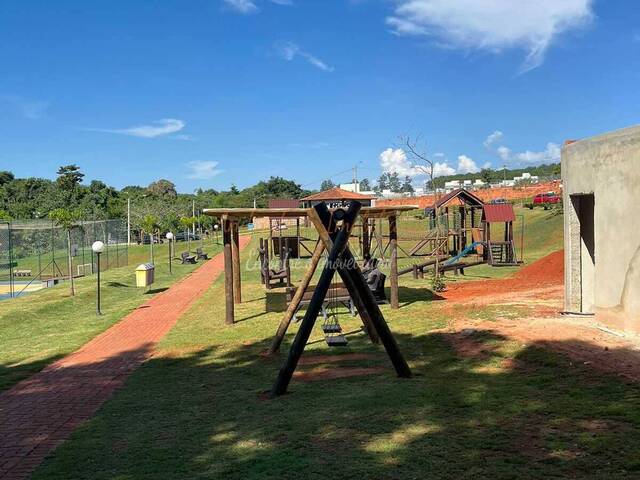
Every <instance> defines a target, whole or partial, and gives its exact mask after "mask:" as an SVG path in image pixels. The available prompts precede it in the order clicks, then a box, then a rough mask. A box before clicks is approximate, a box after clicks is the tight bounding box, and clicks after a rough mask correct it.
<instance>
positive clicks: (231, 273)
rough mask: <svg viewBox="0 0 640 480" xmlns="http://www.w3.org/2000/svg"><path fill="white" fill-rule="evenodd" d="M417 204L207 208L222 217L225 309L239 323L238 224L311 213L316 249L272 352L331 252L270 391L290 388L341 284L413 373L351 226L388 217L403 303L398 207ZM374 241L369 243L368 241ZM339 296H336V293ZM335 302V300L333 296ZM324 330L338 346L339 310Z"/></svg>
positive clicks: (379, 338) (374, 333)
mask: <svg viewBox="0 0 640 480" xmlns="http://www.w3.org/2000/svg"><path fill="white" fill-rule="evenodd" d="M415 208H416V207H414V206H394V207H362V205H361V204H360V203H359V202H357V201H355V200H354V201H352V202H350V204H349V205H348V207H347V208H346V209H344V208H337V209H335V210H331V211H329V209H328V208H327V206H326V204H325V203H319V204H317V205H315V206H314V207H312V208H309V209H301V208H286V209H285V208H283V209H250V208H227V209H219V208H218V209H205V210H204V213H205V214H206V215H211V216H215V217H219V218H220V219H221V220H222V227H223V228H222V229H223V242H224V250H223V252H224V258H225V262H224V263H225V269H224V274H225V310H226V317H225V318H226V323H228V324H233V323H234V304H236V303H241V301H242V296H241V292H240V289H241V278H240V256H239V248H238V247H239V242H238V225H239V220H240V218H246V217H248V218H252V217H260V216H262V217H277V216H279V217H281V218H296V217H298V218H299V217H301V216H306V217H308V218H309V220H310V221H311V223H312V224H313V226H314V227H315V229H316V230H317V233H318V237H319V238H318V240H317V243H316V246H315V248H314V250H313V252H312V256H311V259H310V262H309V266H308V269H307V271H306V272H305V274H304V276H303V278H302V280H301V282H300V285H299V286H298V288H297V289H296V290H295V292H294V294H293V297H292V299H291V301H290V302H289V305H288V307H287V310H286V311H285V314H284V316H283V318H282V320H281V322H280V324H279V326H278V329H277V332H276V335H275V336H274V339H273V342H272V344H271V347H270V349H269V353H275V352H277V351H278V350H279V348H280V345H281V344H282V341H283V339H284V336H285V334H286V332H287V329H288V328H289V325H290V324H291V321H292V319H293V318H294V316H295V313H296V312H297V311H298V310H299V307H300V303H301V301H302V300H303V298H304V296H305V294H308V293H310V291H311V289H310V288H309V287H310V283H311V279H312V278H313V276H314V273H315V272H316V270H317V268H318V265H319V263H320V259H321V258H322V256H323V254H324V252H325V251H326V252H327V255H328V258H327V261H326V263H325V266H324V268H323V270H322V274H321V276H320V280H319V282H318V284H317V285H316V286H315V287H314V288H313V290H312V295H311V300H310V301H309V303H308V306H307V309H306V312H305V315H304V318H303V319H302V322H301V325H300V329H299V330H298V332H297V334H296V337H295V339H294V342H293V344H292V347H291V350H290V352H289V355H288V357H287V360H286V362H285V364H284V365H283V367H282V368H281V370H280V373H279V374H278V378H277V380H276V382H275V384H274V385H273V388H272V389H271V396H273V397H275V396H279V395H282V394H283V393H285V392H286V390H287V386H288V384H289V382H290V381H291V377H292V375H293V372H294V371H295V369H296V366H297V364H298V360H299V359H300V356H301V355H302V352H303V351H304V347H305V346H306V344H307V341H308V339H309V336H310V334H311V331H312V329H313V326H314V324H315V322H316V319H317V317H318V314H319V313H320V311H321V310H322V308H323V305H325V303H326V302H327V301H329V303H332V302H331V300H332V299H334V300H336V299H337V295H338V293H337V291H336V289H337V288H345V289H346V290H347V291H348V295H349V297H350V298H351V300H352V302H353V306H354V307H355V310H356V311H357V313H358V314H359V315H360V318H361V320H362V323H363V325H364V331H365V332H366V333H367V335H368V336H369V338H370V339H371V341H372V342H373V343H380V342H381V343H382V344H383V346H384V348H385V350H386V352H387V354H388V355H389V358H390V359H391V362H392V364H393V366H394V368H395V370H396V373H397V374H398V376H399V377H403V378H408V377H410V376H411V370H410V369H409V366H408V365H407V363H406V361H405V360H404V357H403V356H402V353H401V352H400V349H399V348H398V345H397V343H396V341H395V339H394V337H393V335H392V333H391V331H390V329H389V326H388V325H387V323H386V321H385V319H384V317H383V315H382V312H381V311H380V307H379V306H378V302H377V300H376V298H375V297H374V293H373V292H372V291H371V289H370V288H369V286H368V285H367V283H366V281H365V278H364V276H363V274H362V272H361V271H360V267H359V266H358V263H357V262H356V259H355V257H354V256H353V254H352V253H351V250H350V248H349V238H350V235H351V231H352V229H353V227H354V225H355V224H356V221H357V218H358V215H360V216H361V217H362V218H363V219H365V222H368V220H367V219H369V218H387V219H388V220H389V228H390V236H391V238H390V242H389V256H390V260H391V263H390V265H391V308H398V281H397V280H398V275H397V223H396V216H397V214H398V212H401V211H406V210H413V209H415ZM366 245H367V246H369V243H368V242H367V243H366ZM336 272H338V275H339V276H340V278H341V280H342V284H343V285H340V286H338V285H337V284H334V283H333V277H334V276H335V273H336ZM334 297H336V298H334ZM333 303H336V302H333ZM323 331H324V333H325V336H326V340H327V344H329V345H330V346H339V345H343V344H345V340H344V335H342V330H341V327H340V325H339V324H338V322H337V321H336V320H335V315H330V316H329V318H327V317H325V321H324V323H323Z"/></svg>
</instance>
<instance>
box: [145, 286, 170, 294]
mask: <svg viewBox="0 0 640 480" xmlns="http://www.w3.org/2000/svg"><path fill="white" fill-rule="evenodd" d="M165 290H169V287H159V288H151V289H149V290H147V291H146V292H144V294H145V295H154V294H156V293H160V292H164V291H165Z"/></svg>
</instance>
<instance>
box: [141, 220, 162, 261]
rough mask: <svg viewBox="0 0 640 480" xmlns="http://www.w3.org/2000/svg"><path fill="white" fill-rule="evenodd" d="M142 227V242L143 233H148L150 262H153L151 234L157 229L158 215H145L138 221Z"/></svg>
mask: <svg viewBox="0 0 640 480" xmlns="http://www.w3.org/2000/svg"><path fill="white" fill-rule="evenodd" d="M140 228H141V229H142V242H143V243H144V234H145V233H146V234H148V235H149V245H150V247H151V257H150V258H151V263H153V234H154V233H156V231H157V230H158V217H156V216H155V215H150V214H149V215H145V216H144V217H143V218H142V221H141V222H140Z"/></svg>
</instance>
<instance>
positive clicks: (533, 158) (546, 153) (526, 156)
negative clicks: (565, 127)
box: [516, 142, 560, 164]
mask: <svg viewBox="0 0 640 480" xmlns="http://www.w3.org/2000/svg"><path fill="white" fill-rule="evenodd" d="M516 158H517V160H518V161H519V162H521V163H528V164H536V163H556V162H559V161H560V145H558V144H557V143H552V142H549V143H547V147H546V148H545V149H544V150H543V151H541V152H532V151H531V150H527V151H525V152H522V153H517V154H516Z"/></svg>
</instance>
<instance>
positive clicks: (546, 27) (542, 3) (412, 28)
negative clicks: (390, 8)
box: [387, 0, 594, 72]
mask: <svg viewBox="0 0 640 480" xmlns="http://www.w3.org/2000/svg"><path fill="white" fill-rule="evenodd" d="M395 3H396V7H395V10H394V13H393V15H392V16H390V17H388V18H387V24H388V25H389V26H390V27H391V29H392V32H393V33H395V34H397V35H418V36H427V37H430V38H433V39H434V40H435V41H436V42H437V43H438V44H440V45H442V46H446V47H452V48H461V49H465V50H483V51H488V52H491V53H498V52H500V51H502V50H505V49H514V48H515V49H522V50H524V51H525V52H526V58H525V60H524V63H523V65H522V66H521V68H520V71H521V72H525V71H527V70H531V69H532V68H536V67H538V66H539V65H540V64H542V62H543V61H544V57H545V54H546V52H547V50H548V49H549V47H550V46H551V44H552V43H553V42H554V41H555V39H556V37H557V36H558V35H560V34H562V33H564V32H567V31H570V30H573V29H576V28H579V27H583V26H585V25H587V24H589V23H590V22H591V20H592V19H593V18H594V14H593V11H592V0H527V1H517V0H485V1H480V0H395Z"/></svg>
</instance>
